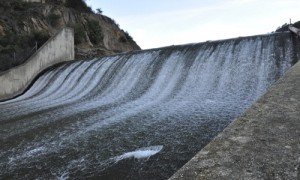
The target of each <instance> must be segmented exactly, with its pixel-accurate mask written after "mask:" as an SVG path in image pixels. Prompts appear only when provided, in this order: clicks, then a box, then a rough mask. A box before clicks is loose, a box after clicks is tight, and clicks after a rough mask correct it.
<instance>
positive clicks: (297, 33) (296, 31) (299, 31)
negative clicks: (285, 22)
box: [289, 25, 300, 36]
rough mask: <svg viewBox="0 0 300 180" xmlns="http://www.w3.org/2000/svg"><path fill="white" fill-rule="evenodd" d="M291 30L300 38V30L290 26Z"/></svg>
mask: <svg viewBox="0 0 300 180" xmlns="http://www.w3.org/2000/svg"><path fill="white" fill-rule="evenodd" d="M289 30H290V31H291V32H292V33H295V34H296V35H297V36H300V29H298V28H295V27H294V26H292V25H290V26H289Z"/></svg>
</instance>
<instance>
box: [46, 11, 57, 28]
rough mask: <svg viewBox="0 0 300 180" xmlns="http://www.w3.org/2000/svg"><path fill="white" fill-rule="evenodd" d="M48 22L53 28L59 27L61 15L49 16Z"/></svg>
mask: <svg viewBox="0 0 300 180" xmlns="http://www.w3.org/2000/svg"><path fill="white" fill-rule="evenodd" d="M47 18H48V21H49V23H50V24H51V26H54V27H55V26H57V25H58V22H59V19H60V15H57V14H53V13H52V14H49V15H48V17H47Z"/></svg>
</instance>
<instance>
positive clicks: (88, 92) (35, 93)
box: [0, 33, 300, 179]
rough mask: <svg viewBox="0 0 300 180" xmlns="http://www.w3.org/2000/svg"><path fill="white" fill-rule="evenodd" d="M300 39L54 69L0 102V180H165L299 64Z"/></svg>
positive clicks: (258, 39) (214, 45)
mask: <svg viewBox="0 0 300 180" xmlns="http://www.w3.org/2000/svg"><path fill="white" fill-rule="evenodd" d="M297 42H298V41H296V40H295V39H294V38H293V36H290V35H289V34H288V33H281V34H273V35H269V36H254V37H247V38H240V39H231V40H225V41H218V42H210V43H200V44H191V45H184V46H174V47H168V48H160V49H153V50H147V51H141V52H136V53H127V54H120V55H116V56H110V57H103V58H99V59H93V60H89V61H77V62H74V63H70V64H65V65H63V66H60V67H57V68H55V69H53V70H51V71H48V72H46V73H45V74H44V75H42V76H41V77H39V78H38V79H37V81H36V82H35V83H34V84H33V85H32V87H31V88H30V89H29V90H28V91H27V92H25V93H24V94H23V95H22V96H19V97H17V98H15V99H12V100H9V101H6V102H0V127H1V128H0V144H1V146H0V179H20V178H23V177H28V178H29V179H40V178H41V177H43V178H44V179H68V178H69V179H74V178H79V179H85V178H95V179H97V178H98V179H167V178H168V177H169V176H171V175H172V174H173V173H174V172H175V171H176V170H177V169H178V168H180V167H181V166H182V165H183V164H185V163H186V162H187V161H188V160H189V159H190V158H192V156H193V155H194V154H195V153H197V152H198V151H199V150H201V148H203V147H204V146H205V145H206V144H207V143H208V142H209V141H210V140H211V139H212V138H214V137H215V136H216V135H217V134H218V133H219V132H221V131H222V130H223V129H224V128H225V127H226V126H227V125H228V124H229V123H230V122H231V120H232V119H234V118H235V117H237V116H239V114H241V113H242V112H244V110H245V109H247V108H248V107H249V106H250V105H251V104H252V103H253V102H255V101H256V100H257V99H258V98H259V97H260V96H261V95H262V94H263V93H264V92H266V90H267V88H268V87H270V86H271V85H272V84H273V83H274V82H276V81H277V80H278V78H280V77H281V76H282V75H283V74H284V73H285V72H286V71H287V70H288V68H289V67H291V66H292V65H293V64H294V63H295V62H296V61H297V60H298V59H299V58H300V56H299V53H298V52H300V51H299V48H298V47H300V46H299V45H297ZM155 144H159V146H152V145H155ZM137 147H144V148H137ZM162 149H163V150H162Z"/></svg>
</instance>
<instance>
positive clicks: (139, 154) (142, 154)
mask: <svg viewBox="0 0 300 180" xmlns="http://www.w3.org/2000/svg"><path fill="white" fill-rule="evenodd" d="M162 148H163V146H150V147H143V148H139V149H136V150H135V151H131V152H126V153H124V154H122V155H120V156H117V157H113V158H111V160H114V161H116V162H118V161H121V160H123V159H128V158H136V159H145V158H150V157H151V156H153V155H155V154H157V153H159V152H160V151H161V150H162Z"/></svg>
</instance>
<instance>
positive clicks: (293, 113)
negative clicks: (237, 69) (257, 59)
mask: <svg viewBox="0 0 300 180" xmlns="http://www.w3.org/2000/svg"><path fill="white" fill-rule="evenodd" d="M299 110H300V62H298V63H297V64H296V65H294V66H293V67H292V68H291V69H290V70H289V71H288V72H287V73H286V74H285V75H284V77H283V78H281V79H280V80H279V81H278V82H277V83H276V84H275V85H274V86H272V87H271V88H270V89H269V91H268V92H267V93H266V94H265V95H264V96H263V97H262V98H260V100H259V101H258V102H256V103H255V104H254V105H253V106H252V107H251V108H250V109H248V110H247V111H246V112H245V113H244V114H243V115H242V116H241V117H239V118H237V119H236V120H234V121H233V122H232V123H231V124H230V125H229V126H228V127H227V128H226V129H225V130H224V131H223V132H222V133H221V134H219V135H218V136H217V137H216V138H215V139H214V140H213V141H211V142H210V143H209V144H208V145H207V146H206V147H204V148H203V149H202V150H201V151H200V152H199V153H198V154H197V155H196V156H194V157H193V158H192V159H191V160H190V161H189V162H188V163H187V164H186V165H184V166H183V167H182V168H181V169H180V170H179V171H178V172H177V173H175V174H174V175H173V176H172V177H171V178H170V180H175V179H176V180H177V179H178V180H179V179H180V180H185V179H186V180H194V179H198V180H200V179H206V180H207V179H208V180H210V179H212V180H215V179H220V180H222V179H226V180H227V179H232V180H239V179H300V138H299V137H300V111H299Z"/></svg>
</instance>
